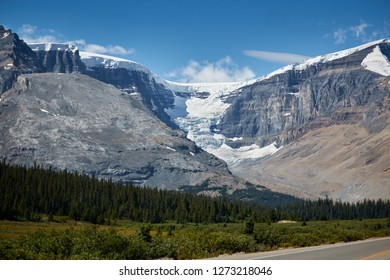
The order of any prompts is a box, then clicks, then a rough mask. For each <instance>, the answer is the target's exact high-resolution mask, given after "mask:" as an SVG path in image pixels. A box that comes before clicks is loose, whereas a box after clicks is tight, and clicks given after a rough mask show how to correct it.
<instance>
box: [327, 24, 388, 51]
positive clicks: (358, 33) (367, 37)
mask: <svg viewBox="0 0 390 280" xmlns="http://www.w3.org/2000/svg"><path fill="white" fill-rule="evenodd" d="M328 35H329V34H325V35H324V38H328V37H329V36H328ZM389 35H390V32H389V28H388V24H387V22H386V21H385V22H384V26H383V29H381V28H378V27H376V28H375V29H374V26H373V25H372V24H370V23H367V22H365V21H363V20H361V21H360V23H359V24H356V25H351V26H349V27H340V28H338V29H337V30H336V31H334V32H333V39H334V43H335V44H337V45H339V44H344V43H345V42H346V41H347V40H348V39H350V38H351V39H354V40H357V41H360V42H363V43H367V42H370V41H374V40H378V39H380V38H384V37H388V36H389Z"/></svg>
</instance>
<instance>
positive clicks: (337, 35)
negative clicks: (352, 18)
mask: <svg viewBox="0 0 390 280" xmlns="http://www.w3.org/2000/svg"><path fill="white" fill-rule="evenodd" d="M333 38H334V39H335V41H334V43H335V44H336V45H339V44H344V43H345V41H346V40H347V30H346V29H342V28H339V29H337V30H336V31H335V32H333Z"/></svg>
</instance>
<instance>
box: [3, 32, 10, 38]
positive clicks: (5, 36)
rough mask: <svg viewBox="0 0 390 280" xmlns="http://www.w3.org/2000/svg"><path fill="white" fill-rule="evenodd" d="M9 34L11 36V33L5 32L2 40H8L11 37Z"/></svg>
mask: <svg viewBox="0 0 390 280" xmlns="http://www.w3.org/2000/svg"><path fill="white" fill-rule="evenodd" d="M9 34H11V33H9V32H5V33H4V34H3V37H1V39H4V38H7V37H8V36H9Z"/></svg>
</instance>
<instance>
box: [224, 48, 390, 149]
mask: <svg viewBox="0 0 390 280" xmlns="http://www.w3.org/2000/svg"><path fill="white" fill-rule="evenodd" d="M376 47H379V48H380V50H381V52H382V54H384V55H385V56H386V57H387V58H388V59H389V58H390V44H389V43H380V44H378V45H374V46H370V47H368V48H365V49H363V50H361V51H358V52H355V53H353V54H352V55H349V56H346V57H343V58H340V59H336V60H332V61H329V62H325V63H316V64H312V65H308V66H307V67H306V68H305V69H291V70H287V71H285V72H283V73H281V74H277V75H274V76H272V77H270V78H268V79H265V80H262V81H259V82H256V83H254V84H251V85H249V86H246V87H243V88H241V89H240V94H239V96H238V97H236V98H232V100H230V102H231V106H230V107H229V109H228V110H227V111H226V113H225V115H224V116H223V118H222V121H221V122H220V125H219V126H218V129H219V130H220V131H221V133H222V134H223V135H225V136H226V137H243V138H244V141H247V142H248V141H249V142H256V143H257V144H259V145H260V146H265V145H268V144H270V143H272V142H274V141H277V142H278V143H279V144H280V145H284V144H286V143H289V142H291V141H293V140H294V139H296V138H297V137H299V136H300V135H301V134H302V133H303V132H304V131H305V129H304V128H303V126H304V125H306V124H309V123H312V124H313V125H316V126H318V125H321V123H320V122H319V121H318V120H319V118H323V117H331V116H332V115H333V114H334V113H335V112H336V111H337V110H339V109H341V108H347V107H361V106H365V105H367V104H371V103H375V102H381V101H382V100H383V99H384V97H385V96H386V95H387V94H388V91H387V89H386V88H384V89H382V88H379V87H378V86H377V85H378V82H377V81H376V78H378V77H380V75H379V74H378V73H375V72H372V71H367V70H365V69H364V68H363V66H362V65H361V63H362V61H363V59H364V58H365V57H366V56H367V55H368V54H369V53H371V52H373V49H374V48H376ZM245 139H246V140H245ZM237 144H238V143H237V142H236V143H235V145H237Z"/></svg>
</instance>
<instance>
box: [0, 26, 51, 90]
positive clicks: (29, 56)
mask: <svg viewBox="0 0 390 280" xmlns="http://www.w3.org/2000/svg"><path fill="white" fill-rule="evenodd" d="M44 71H45V68H44V66H43V65H42V63H41V61H40V60H39V59H38V57H37V56H36V54H35V53H34V52H33V51H32V50H31V48H30V47H29V46H28V45H27V44H26V43H25V42H24V41H23V40H20V39H19V36H18V35H17V34H16V33H13V32H12V31H11V30H10V29H5V28H4V26H2V25H0V96H1V95H2V94H3V93H4V92H5V91H7V90H8V89H10V88H11V87H12V85H13V84H14V82H15V81H16V79H17V77H18V76H19V75H20V74H25V73H39V72H44Z"/></svg>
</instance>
